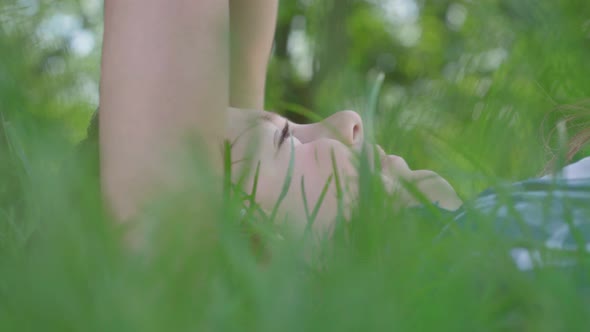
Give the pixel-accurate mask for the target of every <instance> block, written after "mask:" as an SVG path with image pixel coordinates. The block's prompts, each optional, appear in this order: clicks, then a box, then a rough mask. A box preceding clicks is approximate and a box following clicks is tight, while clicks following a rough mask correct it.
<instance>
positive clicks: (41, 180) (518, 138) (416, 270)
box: [0, 21, 590, 332]
mask: <svg viewBox="0 0 590 332" xmlns="http://www.w3.org/2000/svg"><path fill="white" fill-rule="evenodd" d="M0 22H1V21H0ZM1 29H2V26H0V30H1ZM26 31H27V30H26V26H23V31H22V33H12V34H3V35H1V36H0V54H1V61H0V113H1V114H2V115H3V117H2V118H1V121H2V123H1V125H0V331H7V332H8V331H19V332H20V331H60V332H62V331H101V332H102V331H269V332H275V331H322V332H325V331H550V332H553V331H586V330H588V329H589V328H590V309H588V308H590V288H589V285H590V282H589V277H590V275H589V274H588V272H589V270H588V266H587V264H579V265H577V266H575V267H570V268H567V269H556V268H542V269H536V270H534V271H528V272H522V271H520V270H518V269H517V268H516V266H515V265H514V262H513V260H512V258H511V257H510V256H509V255H508V252H509V250H510V249H511V248H512V247H513V246H514V245H515V243H513V242H511V240H510V239H507V238H506V237H503V236H502V235H500V234H497V233H496V232H494V231H493V229H492V227H487V226H486V225H488V222H489V221H488V220H486V218H485V217H484V216H480V217H478V218H479V219H477V220H474V222H475V223H476V224H480V225H482V227H478V228H476V229H465V228H459V227H452V224H450V223H451V218H450V217H449V216H448V215H446V214H442V213H437V210H435V209H425V210H423V213H417V212H416V211H414V210H400V211H394V210H392V209H391V205H392V204H393V199H394V198H392V197H390V196H388V195H386V193H385V191H384V190H383V188H382V187H381V185H380V183H379V181H377V179H376V178H375V176H374V174H371V172H369V170H368V167H367V163H366V160H364V159H363V158H361V162H360V163H359V167H360V170H361V176H360V191H361V192H362V196H361V199H360V200H359V206H358V207H357V209H356V210H355V211H353V213H352V217H351V218H350V219H351V220H349V221H344V220H343V218H342V217H340V218H339V220H338V223H337V224H338V227H337V228H336V230H335V232H334V235H333V237H332V238H331V239H323V240H316V239H312V240H310V239H309V237H307V235H309V234H304V235H293V234H290V233H289V232H288V230H286V228H285V227H282V226H281V225H280V224H277V223H275V221H274V220H272V219H273V216H276V212H272V211H271V213H270V214H269V215H266V214H262V213H261V211H260V209H258V208H257V207H256V204H253V203H254V201H255V197H254V196H249V197H248V196H244V195H242V193H240V191H239V188H232V186H230V184H229V183H227V182H225V185H223V183H222V181H221V180H220V181H219V183H217V184H216V185H219V187H220V188H222V187H223V188H224V189H225V191H224V193H225V195H224V196H223V197H224V199H223V200H221V199H217V198H216V197H214V195H211V194H210V192H209V189H208V188H210V187H211V185H212V184H211V182H210V177H209V176H208V173H206V172H205V171H201V169H202V168H201V167H200V166H199V164H198V163H196V165H195V166H194V168H193V170H194V171H192V172H190V174H186V182H187V188H188V189H187V190H186V191H185V192H182V193H179V194H176V195H170V196H168V197H161V198H160V199H158V200H154V201H153V202H152V203H151V204H150V205H149V206H148V208H147V211H146V214H145V216H143V217H141V218H139V220H137V221H135V223H134V224H133V225H131V226H125V227H124V226H121V225H119V224H117V223H115V222H114V221H113V220H111V219H110V218H109V217H108V215H107V214H106V213H105V211H104V210H103V206H102V204H101V195H100V191H99V184H98V177H97V168H96V155H95V151H94V149H96V146H93V145H92V144H88V146H85V147H84V149H82V150H79V149H78V148H77V147H76V146H75V144H73V141H75V138H76V137H78V136H80V134H79V132H80V131H82V130H83V126H84V125H85V123H86V122H85V121H86V120H87V119H88V117H89V114H90V109H91V108H90V107H89V106H88V105H86V104H85V103H84V102H83V101H81V100H74V101H67V102H64V101H63V100H56V99H57V98H55V95H56V91H60V89H61V88H62V87H63V86H62V85H63V84H64V83H63V82H70V83H71V82H72V81H71V77H70V75H72V71H75V70H76V69H77V68H75V67H74V68H68V69H67V70H66V72H65V73H63V74H59V75H57V76H58V79H55V80H53V79H51V78H48V77H47V76H44V75H42V74H39V73H38V72H37V71H35V69H36V68H37V64H38V61H39V59H38V57H39V54H38V53H35V52H33V50H36V47H37V46H36V45H35V43H34V41H31V40H29V38H27V35H26V33H25V32H26ZM535 36H536V37H535ZM528 37H530V38H522V39H518V42H517V44H518V45H517V46H518V47H517V48H516V51H515V53H514V54H513V55H512V56H511V57H510V59H509V61H508V64H507V65H506V66H505V67H501V69H500V70H499V71H498V72H496V73H494V74H492V75H490V79H492V81H493V83H494V84H493V85H492V88H491V91H490V94H489V95H487V96H486V97H485V98H483V100H472V99H469V98H465V99H462V94H461V91H462V90H463V89H473V88H474V86H475V84H472V83H469V82H462V83H460V84H456V85H453V84H447V85H444V86H443V87H441V88H440V90H441V91H442V93H441V94H436V95H430V93H431V91H430V90H429V91H427V92H422V93H421V92H419V91H417V90H416V91H412V92H411V93H410V96H409V97H408V96H406V99H404V101H402V102H400V103H399V104H395V105H393V106H386V105H385V102H384V101H383V98H385V97H387V94H388V93H391V91H389V90H388V89H391V88H392V86H391V84H389V85H388V84H387V81H385V83H384V82H383V79H384V78H383V77H380V76H377V77H379V78H378V79H377V80H376V79H374V78H372V79H367V80H366V82H365V80H364V79H365V76H361V78H362V79H360V80H357V78H358V77H352V78H347V79H348V81H346V82H341V83H342V85H347V84H348V85H351V86H354V87H355V88H357V87H358V86H363V87H365V88H366V89H364V90H362V89H361V92H358V91H355V96H356V95H357V94H358V95H361V97H362V98H360V99H359V100H355V102H356V103H357V104H358V105H360V106H359V108H358V109H359V111H360V112H362V115H363V117H364V118H365V121H370V122H371V123H372V126H371V128H373V129H372V130H369V133H373V131H374V135H375V139H376V141H377V142H379V143H380V144H382V145H383V146H384V147H385V148H386V149H387V150H388V151H391V152H393V153H399V154H401V155H404V156H407V157H408V160H409V161H410V164H411V166H414V167H417V168H422V167H424V168H433V169H435V170H437V171H438V172H439V173H441V174H442V175H443V176H445V177H447V178H449V179H450V181H451V183H452V184H453V185H455V186H456V188H458V191H459V193H460V194H461V196H462V197H463V198H464V199H467V200H469V198H472V197H474V196H475V195H476V194H477V193H478V192H480V191H481V190H483V189H485V188H487V187H492V186H496V185H499V184H501V183H505V182H510V181H514V180H520V179H524V178H528V177H533V176H535V175H537V174H538V173H539V171H540V170H542V169H543V166H544V161H545V156H544V151H543V144H542V143H543V142H542V139H541V137H540V135H539V131H540V128H541V125H542V121H541V120H542V118H543V116H542V115H544V114H545V113H546V112H548V111H549V110H551V109H552V108H553V107H554V106H556V104H558V102H556V103H550V102H547V101H546V100H545V99H544V97H543V96H542V95H543V89H539V90H535V89H534V88H532V91H531V90H529V89H531V86H537V85H536V84H535V82H534V80H533V79H532V78H531V77H532V76H526V75H525V73H524V72H525V71H526V68H527V67H526V61H525V60H526V59H527V57H530V56H531V54H534V53H533V52H536V50H537V48H535V47H539V43H540V42H539V41H537V40H536V39H535V38H539V36H538V35H533V36H528ZM529 48H532V49H533V51H530V52H529V53H527V51H526V50H527V49H529ZM580 48H581V47H580ZM560 52H561V51H560ZM585 54H586V53H584V52H583V50H580V55H579V57H578V58H574V60H575V59H578V60H579V59H586V57H585ZM558 55H559V54H556V55H555V57H558ZM574 60H572V61H574ZM536 61H541V60H538V59H537V60H536ZM547 61H555V59H553V58H551V59H549V60H547ZM574 63H575V61H574ZM578 63H580V62H578ZM581 72H583V70H580V72H579V73H574V74H572V76H571V79H568V78H567V77H566V78H565V79H563V76H559V77H560V78H562V79H563V81H562V83H563V84H564V85H568V86H569V85H572V86H577V87H579V88H580V89H583V87H584V86H585V85H584V84H587V83H585V82H584V81H583V79H585V78H586V76H587V75H582V74H581ZM552 73H553V75H555V72H551V71H549V74H547V73H545V72H543V73H541V74H542V76H545V75H549V79H550V78H551V74H552ZM513 74H514V75H513ZM580 75H581V76H580ZM343 76H345V75H343ZM368 76H370V75H368ZM515 77H516V78H515ZM580 77H583V79H581V78H580ZM385 79H386V78H385ZM541 79H544V78H543V77H541ZM549 79H547V80H549ZM523 82H524V83H523ZM543 82H547V81H543ZM389 83H391V82H389ZM382 84H383V86H382ZM433 84H435V83H433ZM470 84H471V85H470ZM518 84H524V88H523V90H526V91H525V92H526V93H525V94H524V95H518V96H514V95H513V93H514V92H515V91H519V88H522V86H519V85H518ZM348 96H349V95H348V94H347V91H342V92H340V93H335V95H333V96H331V98H328V97H326V98H325V99H329V100H330V103H331V104H338V103H340V102H342V101H343V100H345V99H346V98H347V97H348ZM572 96H573V97H571V96H570V97H571V98H569V99H568V98H564V99H566V100H567V101H568V102H573V101H574V100H575V98H574V97H575V94H574V95H572ZM521 97H522V99H520V98H521ZM525 97H526V98H525ZM479 102H482V103H484V104H485V105H484V106H482V107H483V110H482V111H481V114H480V115H479V117H475V116H473V117H472V114H471V111H469V112H467V111H465V112H460V111H457V110H463V109H468V110H472V109H473V108H474V107H475V105H476V104H477V103H479ZM342 103H344V102H342ZM559 103H561V102H559ZM507 104H509V105H512V107H513V108H512V109H508V111H505V112H502V111H501V110H502V109H503V107H504V106H506V105H507ZM281 109H289V110H291V111H292V112H294V113H297V112H298V113H304V115H306V116H307V117H308V118H313V114H311V115H310V114H305V113H306V112H308V110H307V109H306V108H305V107H302V106H300V105H293V104H290V103H288V102H286V101H285V102H284V104H283V105H282V106H281ZM414 111H415V112H414ZM325 112H327V111H325ZM466 114H467V115H466ZM514 114H518V120H515V117H514V116H513V115H514ZM412 116H414V117H415V118H412ZM464 117H466V118H464ZM64 119H65V120H64ZM549 122H550V124H554V123H556V122H557V120H551V121H549ZM416 123H417V124H416ZM80 124H82V125H80ZM72 126H73V127H74V128H72ZM545 129H547V128H545ZM72 132H74V133H73V134H72ZM76 149H78V150H76ZM226 157H227V156H226ZM256 173H258V172H256ZM337 177H338V174H336V175H335V176H334V179H333V180H332V181H335V183H337V184H338V183H339V181H338V178H337ZM299 180H300V179H293V181H295V182H294V184H298V181H299ZM283 189H284V191H285V190H288V186H287V184H285V186H284V187H283ZM196 198H198V199H196ZM243 199H246V200H248V201H249V202H250V204H249V209H247V211H246V213H245V214H243V213H241V209H242V208H243V206H242V202H243ZM277 204H280V202H279V203H277ZM307 206H308V211H307V215H308V222H309V223H310V224H311V223H313V221H314V219H315V216H316V214H317V211H318V207H317V205H316V202H307ZM340 216H342V213H340ZM128 228H133V229H134V230H135V231H137V232H138V234H140V235H141V236H142V237H143V239H144V242H143V243H144V248H143V249H142V250H130V249H129V248H127V247H125V246H124V245H123V243H124V241H123V237H124V234H125V233H126V232H127V231H128ZM447 228H448V231H447V232H444V233H443V232H442V230H443V229H447ZM519 245H520V244H519ZM580 255H581V256H582V257H580V262H584V261H587V259H588V257H587V254H586V253H581V254H580Z"/></svg>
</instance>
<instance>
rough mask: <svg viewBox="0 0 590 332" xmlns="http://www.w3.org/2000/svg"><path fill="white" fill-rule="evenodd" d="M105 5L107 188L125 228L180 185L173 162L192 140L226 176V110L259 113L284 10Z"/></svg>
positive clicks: (158, 1)
mask: <svg viewBox="0 0 590 332" xmlns="http://www.w3.org/2000/svg"><path fill="white" fill-rule="evenodd" d="M104 2H105V3H104V23H105V24H104V26H105V28H104V38H103V40H104V44H103V54H102V70H101V91H100V105H101V107H100V108H101V111H100V113H101V116H100V119H99V122H100V125H99V136H100V153H101V179H102V189H103V194H104V196H105V201H106V203H107V204H108V206H109V207H110V209H111V211H112V213H113V215H114V216H115V217H116V218H117V219H119V220H121V221H125V220H127V219H132V218H133V217H135V216H136V215H137V214H138V212H139V210H140V206H141V204H142V202H144V201H145V200H147V199H149V198H150V196H151V195H153V194H154V193H158V192H161V191H162V190H176V189H178V187H179V186H181V185H182V179H181V178H180V177H179V176H178V175H176V174H179V172H178V170H177V167H178V165H176V164H175V163H174V162H172V161H171V160H174V159H173V158H170V155H178V154H181V155H182V153H184V150H186V148H185V147H184V143H185V142H186V140H187V138H189V137H194V136H196V137H197V138H198V139H199V140H200V142H201V143H202V146H203V147H204V150H205V154H206V158H205V160H210V161H211V164H212V166H213V169H221V167H220V166H221V157H220V154H219V148H220V144H221V143H222V141H223V137H222V136H221V135H219V134H220V133H223V128H224V126H225V122H226V116H227V115H226V110H227V108H228V106H229V105H233V106H235V107H242V108H258V109H262V107H263V101H264V88H265V79H266V65H267V62H268V58H269V55H270V49H271V45H272V39H273V34H274V25H275V21H276V15H277V6H278V1H277V0H225V1H223V0H198V1H186V0H185V1H183V0H142V1H139V0H105V1H104ZM230 30H231V34H230ZM192 148H193V149H194V146H193V147H192Z"/></svg>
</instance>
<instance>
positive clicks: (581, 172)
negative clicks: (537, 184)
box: [542, 157, 590, 180]
mask: <svg viewBox="0 0 590 332" xmlns="http://www.w3.org/2000/svg"><path fill="white" fill-rule="evenodd" d="M558 176H560V177H562V178H564V179H568V180H577V179H590V157H586V158H584V159H582V160H579V161H577V162H575V163H573V164H570V165H568V166H566V167H564V168H563V170H562V172H561V174H560V175H558ZM552 177H553V175H545V176H544V177H542V179H551V178H552Z"/></svg>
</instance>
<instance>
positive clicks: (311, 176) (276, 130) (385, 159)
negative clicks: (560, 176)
mask: <svg viewBox="0 0 590 332" xmlns="http://www.w3.org/2000/svg"><path fill="white" fill-rule="evenodd" d="M226 139H227V140H228V141H229V143H230V144H231V160H232V181H233V182H234V183H236V182H239V181H241V183H242V184H243V189H244V190H245V191H246V192H247V193H248V194H250V193H251V192H252V191H253V188H254V178H255V174H256V168H257V166H258V165H259V166H258V167H259V170H258V181H257V184H256V201H257V202H258V204H259V205H260V206H261V207H262V208H263V209H264V210H266V211H272V210H273V208H274V205H275V204H276V203H277V201H278V200H279V196H280V194H281V192H282V190H283V186H284V184H285V182H286V181H288V177H287V176H288V172H289V165H290V163H291V162H292V172H291V177H290V184H289V189H288V191H287V192H286V196H285V197H284V199H283V201H282V202H281V205H280V207H279V210H278V212H279V214H278V216H279V217H280V219H279V220H283V218H282V217H283V216H284V217H288V218H289V219H290V220H292V221H293V222H294V224H295V226H296V228H298V229H300V230H302V229H303V228H304V227H305V225H306V222H307V218H306V213H305V208H304V197H305V200H306V201H307V206H308V209H309V213H311V211H312V210H313V209H314V207H315V205H316V203H317V201H318V199H319V198H320V196H321V194H322V191H323V190H324V187H325V186H326V184H327V183H329V184H327V191H326V194H325V196H324V199H323V202H322V204H321V206H320V208H319V211H318V214H317V217H316V219H315V222H314V228H315V229H316V230H319V231H328V230H329V229H330V228H331V226H332V222H333V220H334V219H335V217H336V214H337V207H338V201H337V189H336V188H337V187H336V183H335V182H336V180H335V177H334V169H336V170H337V172H338V177H339V179H340V185H341V188H342V193H343V197H342V203H343V207H344V211H343V212H345V213H347V212H349V211H350V206H351V204H352V203H353V202H354V201H355V197H356V194H357V184H356V179H357V169H356V168H357V167H356V166H355V164H354V157H355V151H360V149H361V147H362V145H363V123H362V120H361V117H360V116H359V115H358V114H357V113H355V112H353V111H341V112H338V113H335V114H334V115H332V116H330V117H329V118H327V119H325V120H323V121H321V122H318V123H312V124H306V125H302V124H296V123H293V122H291V121H288V120H287V119H285V118H284V117H281V116H279V115H277V114H274V113H270V112H265V111H253V110H242V109H230V110H229V111H228V125H227V129H226ZM378 150H379V151H380V157H381V165H382V169H381V174H382V177H383V179H384V181H385V183H386V186H387V187H388V189H390V190H391V191H394V190H400V189H401V186H400V185H399V178H400V177H403V178H404V179H406V180H419V181H420V182H422V187H425V188H424V190H423V189H422V188H420V187H421V184H420V183H416V185H417V187H418V189H420V190H421V191H423V192H424V191H429V192H432V193H433V195H430V196H434V197H430V196H429V193H428V192H424V194H425V195H426V196H427V197H428V198H430V199H432V200H436V201H438V202H439V205H440V206H441V207H445V208H451V209H454V208H457V207H458V206H459V205H460V204H461V202H460V200H459V199H458V197H457V195H456V194H455V192H454V190H453V189H452V188H451V186H450V185H449V184H448V183H447V182H446V181H444V180H443V179H442V178H441V177H440V176H438V175H436V174H435V173H433V172H430V171H411V170H410V169H409V167H408V165H407V164H406V162H405V161H404V160H403V159H402V158H401V157H398V156H393V155H389V156H388V155H386V154H385V153H384V152H383V151H382V150H381V149H378ZM291 159H292V161H291ZM400 197H401V198H402V201H403V202H404V203H403V204H406V205H411V204H413V203H417V202H416V201H415V200H413V199H412V198H411V197H410V196H409V195H407V194H402V195H400Z"/></svg>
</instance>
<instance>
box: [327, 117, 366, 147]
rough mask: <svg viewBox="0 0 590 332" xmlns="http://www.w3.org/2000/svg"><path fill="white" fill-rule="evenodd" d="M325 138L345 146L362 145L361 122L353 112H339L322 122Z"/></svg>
mask: <svg viewBox="0 0 590 332" xmlns="http://www.w3.org/2000/svg"><path fill="white" fill-rule="evenodd" d="M322 125H323V127H324V130H325V133H326V135H327V136H330V137H332V138H335V139H337V140H339V141H341V142H342V143H344V144H347V145H353V146H357V145H360V144H362V143H363V120H362V119H361V116H360V115H359V114H358V113H357V112H354V111H340V112H337V113H334V114H333V115H332V116H330V117H328V118H326V119H325V120H324V121H322Z"/></svg>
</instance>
